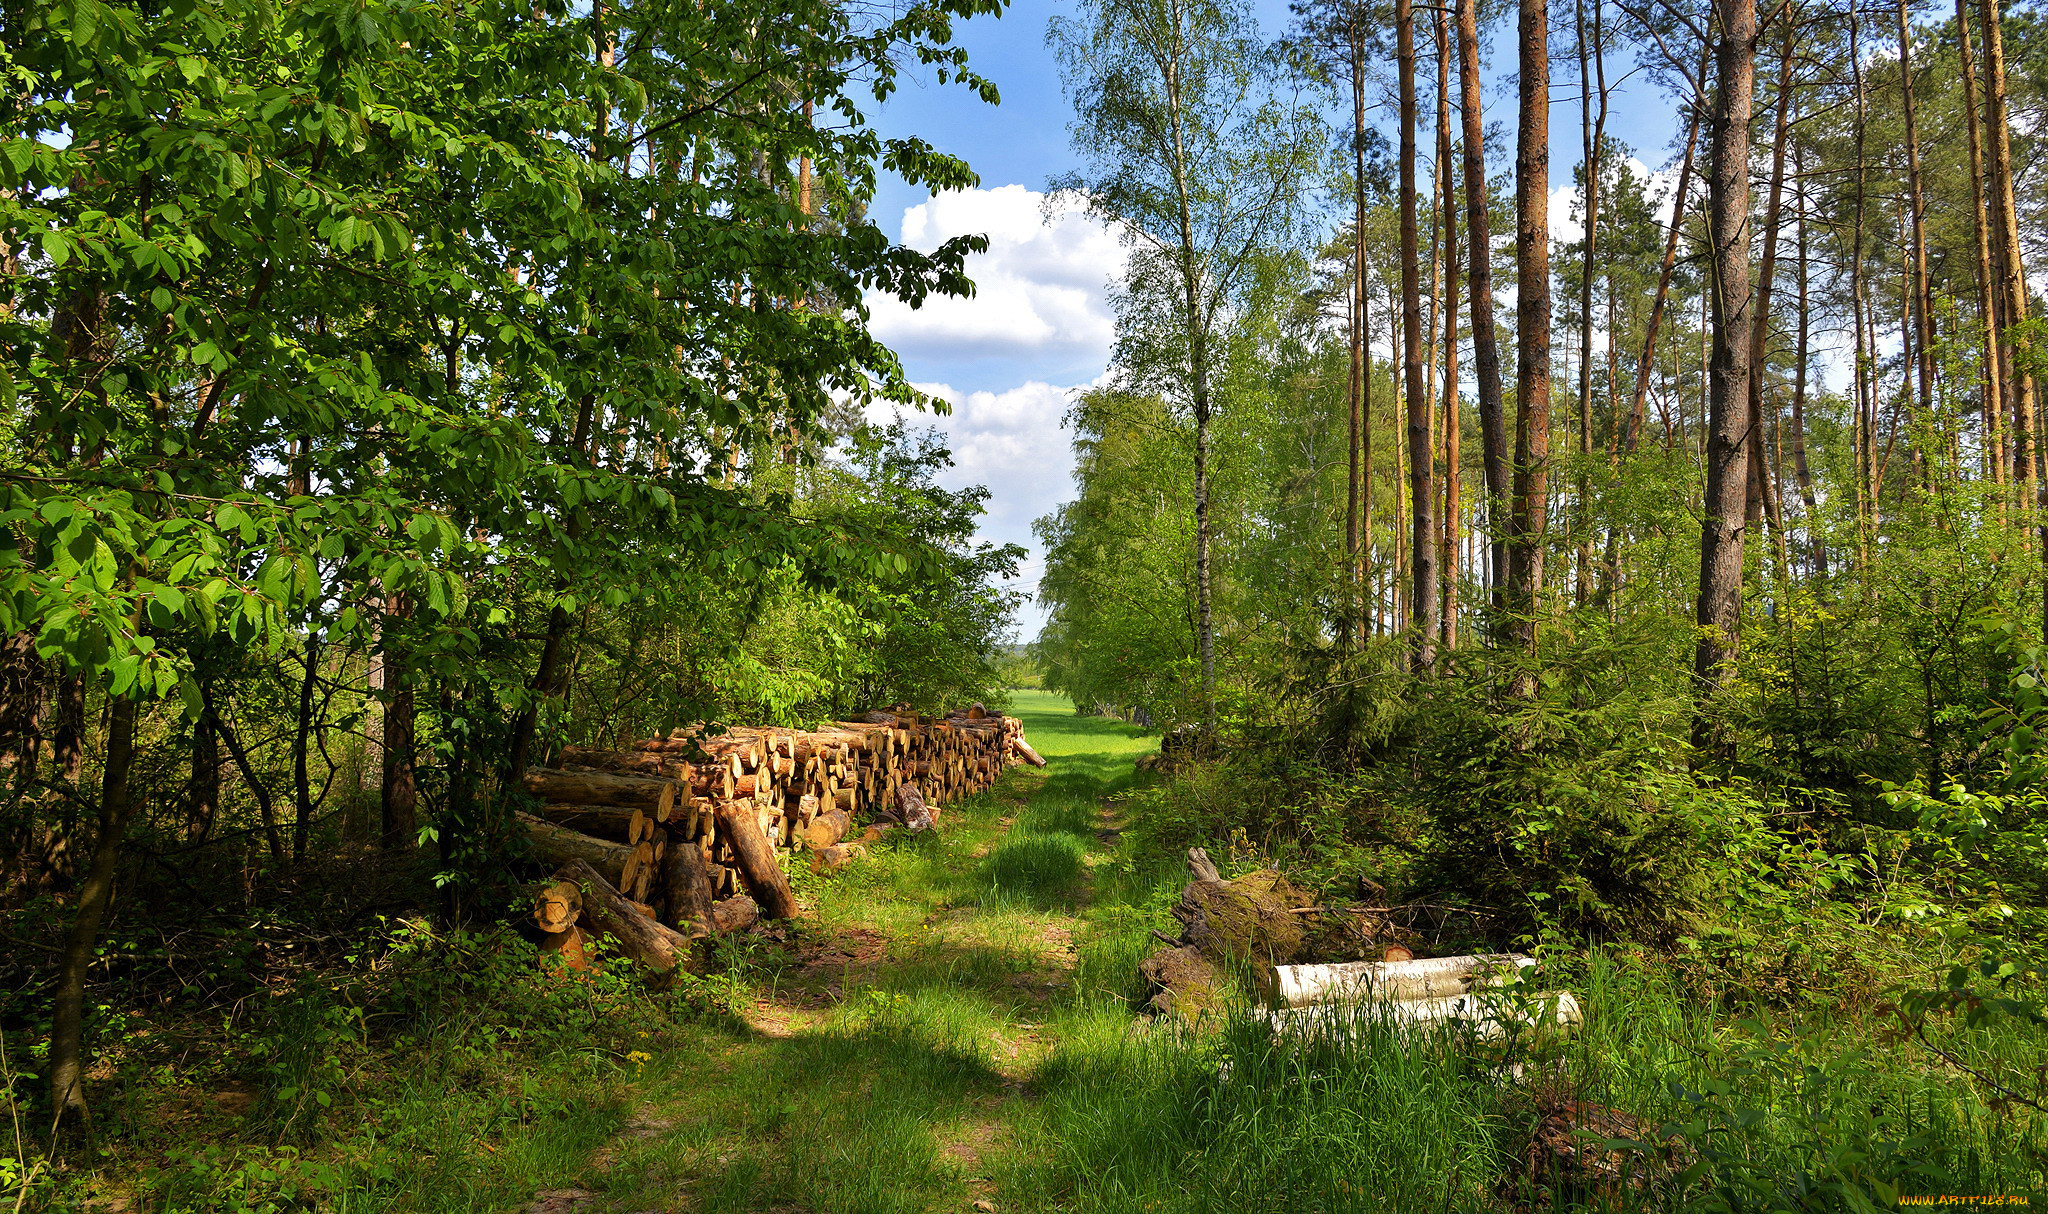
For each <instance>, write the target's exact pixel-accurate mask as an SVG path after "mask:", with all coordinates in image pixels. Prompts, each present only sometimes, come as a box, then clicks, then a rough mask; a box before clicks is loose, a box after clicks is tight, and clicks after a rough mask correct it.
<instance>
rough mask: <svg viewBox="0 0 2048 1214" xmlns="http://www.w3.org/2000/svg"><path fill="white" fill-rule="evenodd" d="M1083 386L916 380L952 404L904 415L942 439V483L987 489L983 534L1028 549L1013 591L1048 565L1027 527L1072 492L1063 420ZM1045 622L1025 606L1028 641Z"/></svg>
mask: <svg viewBox="0 0 2048 1214" xmlns="http://www.w3.org/2000/svg"><path fill="white" fill-rule="evenodd" d="M1088 386H1089V385H1087V384H1080V385H1076V386H1074V387H1066V388H1062V387H1058V386H1055V385H1053V384H1048V383H1044V382H1041V381H1037V380H1033V381H1031V382H1029V383H1024V384H1020V385H1018V386H1017V387H1014V388H1010V389H1008V390H1006V391H1002V392H963V391H960V390H959V389H956V388H954V387H953V386H952V385H950V384H943V383H921V384H919V385H918V387H919V388H921V389H923V390H924V391H926V392H929V393H931V394H932V395H933V396H936V397H938V398H940V399H941V400H944V401H945V402H946V403H948V404H949V405H951V406H952V407H953V411H952V413H950V414H948V415H946V416H944V417H935V416H931V415H926V414H914V415H911V416H909V417H908V418H907V419H906V420H908V421H909V422H910V423H911V424H912V425H913V426H930V427H934V428H936V429H937V430H938V431H939V432H940V433H941V434H942V435H944V436H945V439H946V444H947V446H948V447H950V448H951V449H952V452H953V467H952V468H951V469H950V470H949V471H948V472H947V473H946V474H945V475H943V476H942V477H940V481H941V483H943V484H944V485H946V487H947V488H950V489H960V488H965V487H967V486H969V485H984V486H987V488H988V489H989V499H988V503H987V511H988V513H986V514H984V515H983V516H982V519H981V529H980V537H981V538H982V539H985V540H989V541H991V542H994V543H998V544H1019V545H1022V546H1023V547H1024V548H1026V549H1027V550H1029V552H1030V555H1029V556H1028V557H1026V558H1025V560H1024V562H1023V564H1022V566H1021V567H1020V569H1019V573H1018V577H1017V579H1016V580H1015V581H1014V582H1013V583H1012V584H1011V586H1012V588H1013V589H1017V590H1022V591H1024V592H1026V593H1030V592H1032V591H1033V590H1035V589H1036V588H1037V586H1038V578H1039V575H1040V574H1041V573H1042V572H1044V569H1045V561H1044V557H1043V554H1041V553H1040V552H1039V551H1038V543H1037V541H1036V539H1034V538H1033V536H1032V534H1031V524H1032V523H1033V522H1034V521H1035V520H1037V519H1038V518H1040V517H1042V516H1044V515H1047V514H1050V513H1052V512H1053V511H1054V510H1055V509H1057V508H1058V507H1059V506H1060V504H1061V503H1063V502H1065V501H1066V500H1067V499H1068V498H1069V497H1071V496H1072V495H1073V477H1074V448H1073V441H1072V438H1071V436H1070V435H1069V434H1068V433H1067V431H1066V427H1065V425H1064V424H1063V423H1064V420H1065V418H1066V413H1067V404H1068V402H1069V401H1070V400H1071V399H1072V398H1073V395H1074V394H1075V393H1076V392H1079V391H1082V390H1083V389H1085V388H1086V387H1088ZM893 415H894V409H893V407H892V406H887V405H881V404H877V405H873V406H870V411H869V416H870V419H871V420H874V421H877V422H886V421H888V420H890V418H891V417H892V416H893ZM1043 621H1044V613H1043V610H1042V609H1040V608H1039V607H1038V606H1037V605H1036V604H1028V605H1026V607H1025V608H1024V609H1023V610H1022V611H1021V612H1020V613H1019V618H1018V621H1017V622H1018V624H1019V626H1020V631H1021V632H1022V634H1023V635H1024V636H1025V637H1026V638H1027V639H1028V638H1029V637H1031V636H1033V635H1035V634H1036V633H1037V631H1038V628H1039V625H1040V624H1042V623H1043Z"/></svg>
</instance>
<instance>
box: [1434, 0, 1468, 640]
mask: <svg viewBox="0 0 2048 1214" xmlns="http://www.w3.org/2000/svg"><path fill="white" fill-rule="evenodd" d="M1436 61H1437V67H1436V162H1437V173H1438V175H1439V176H1440V177H1441V178H1442V180H1443V192H1442V194H1441V195H1440V197H1439V200H1438V207H1439V214H1440V215H1441V218H1440V220H1439V221H1438V222H1439V224H1440V226H1441V228H1442V231H1443V267H1444V291H1443V295H1442V298H1443V316H1444V321H1443V328H1444V332H1443V339H1444V346H1443V360H1444V361H1443V390H1444V396H1443V399H1444V404H1443V410H1442V413H1443V433H1444V439H1443V450H1444V508H1443V527H1442V530H1441V535H1442V539H1441V540H1440V544H1441V549H1442V556H1441V557H1440V558H1439V561H1438V569H1439V571H1440V581H1441V583H1442V586H1443V607H1442V610H1441V612H1440V616H1441V619H1442V621H1443V647H1444V648H1445V649H1455V648H1457V645H1458V577H1459V561H1458V541H1459V533H1460V531H1461V530H1462V527H1461V521H1460V517H1459V516H1460V506H1461V503H1460V502H1459V500H1458V498H1459V494H1460V492H1461V491H1462V489H1463V485H1462V484H1461V480H1462V475H1463V469H1462V467H1461V466H1460V465H1461V463H1462V461H1463V460H1464V458H1465V453H1464V435H1463V434H1461V433H1460V432H1459V427H1460V425H1461V424H1462V423H1461V419H1460V418H1459V416H1458V203H1457V194H1458V183H1457V173H1456V162H1455V161H1454V160H1453V159H1452V155H1451V22H1450V15H1449V13H1448V12H1447V11H1446V10H1444V9H1441V8H1439V9H1438V10H1437V11H1436Z"/></svg>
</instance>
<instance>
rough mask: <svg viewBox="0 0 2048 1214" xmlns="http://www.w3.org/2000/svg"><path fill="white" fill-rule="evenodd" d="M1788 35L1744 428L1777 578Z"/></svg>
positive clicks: (1782, 555) (1781, 549)
mask: <svg viewBox="0 0 2048 1214" xmlns="http://www.w3.org/2000/svg"><path fill="white" fill-rule="evenodd" d="M1792 35H1793V31H1792V28H1791V27H1790V25H1789V24H1788V25H1787V27H1786V30H1785V40H1784V51H1783V54H1782V55H1781V56H1780V57H1779V61H1778V110H1777V118H1776V123H1775V127H1774V132H1773V137H1772V141H1771V184H1770V193H1769V195H1768V201H1766V202H1765V204H1764V236H1763V262H1762V265H1761V266H1759V267H1758V270H1757V281H1756V320H1755V322H1754V325H1753V327H1752V329H1751V332H1750V339H1749V415H1750V419H1751V424H1750V428H1749V433H1750V446H1749V459H1750V482H1751V486H1752V488H1753V490H1754V496H1755V497H1756V498H1757V500H1758V503H1759V505H1760V506H1761V508H1762V512H1763V515H1764V518H1765V521H1766V522H1768V524H1769V525H1770V529H1771V541H1772V543H1773V544H1774V545H1775V554H1776V557H1777V562H1778V564H1777V571H1778V576H1779V577H1780V578H1781V579H1782V578H1784V577H1785V576H1786V573H1787V562H1788V560H1789V559H1790V558H1789V553H1790V548H1789V546H1788V545H1787V543H1786V540H1785V519H1784V510H1783V507H1782V505H1781V504H1780V503H1779V501H1778V500H1777V481H1776V479H1775V474H1774V472H1773V471H1772V463H1771V461H1770V460H1768V459H1766V458H1765V449H1764V425H1763V419H1764V381H1765V378H1766V371H1767V369H1768V364H1769V358H1770V336H1771V282H1772V279H1773V277H1774V276H1775V274H1776V272H1777V266H1778V231H1779V225H1780V223H1781V221H1782V219H1783V216H1784V212H1785V145H1786V144H1787V143H1789V142H1791V139H1790V134H1791V123H1792V59H1793V55H1792V52H1793V37H1792Z"/></svg>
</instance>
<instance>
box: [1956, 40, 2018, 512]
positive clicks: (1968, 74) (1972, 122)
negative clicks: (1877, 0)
mask: <svg viewBox="0 0 2048 1214" xmlns="http://www.w3.org/2000/svg"><path fill="white" fill-rule="evenodd" d="M1956 56H1957V60H1958V65H1959V67H1960V69H1961V71H1960V74H1961V76H1962V78H1963V128H1964V131H1965V133H1966V134H1967V136H1968V138H1969V144H1970V227H1971V231H1972V232H1973V233H1974V235H1975V236H1976V241H1977V247H1976V253H1977V314H1978V316H1979V318H1980V320H1981V324H1982V329H1983V342H1984V362H1983V382H1982V391H1983V393H1984V399H1983V402H1982V405H1983V407H1982V409H1981V411H1980V420H1981V424H1982V426H1983V428H1984V463H1985V469H1984V474H1985V476H1987V477H1988V478H1990V480H1991V481H1992V483H1993V484H2000V485H2002V484H2004V483H2005V476H2006V467H2007V452H2006V442H2005V424H2004V423H2005V377H2004V375H2003V374H2002V371H2003V368H2002V367H2001V366H2000V365H1999V355H1998V351H1999V347H2000V346H2001V345H2002V344H2003V343H2001V342H2000V340H1999V333H1998V303H1997V292H1998V282H1997V277H1996V275H1995V274H1994V273H1993V271H1992V265H1991V220H1990V214H1989V213H1990V204H1989V202H1988V201H1987V200H1986V199H1985V197H1984V134H1983V129H1982V120H1981V114H1982V111H1981V110H1979V109H1978V102H1977V68H1976V63H1975V61H1974V56H1973V55H1972V54H1971V51H1970V13H1969V6H1968V5H1967V3H1966V2H1965V0H1956Z"/></svg>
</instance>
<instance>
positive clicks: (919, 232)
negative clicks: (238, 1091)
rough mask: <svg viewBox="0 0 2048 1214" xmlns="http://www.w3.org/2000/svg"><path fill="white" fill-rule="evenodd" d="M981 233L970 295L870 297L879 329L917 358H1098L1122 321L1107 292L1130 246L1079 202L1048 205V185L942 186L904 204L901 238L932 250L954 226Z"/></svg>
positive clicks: (1064, 361)
mask: <svg viewBox="0 0 2048 1214" xmlns="http://www.w3.org/2000/svg"><path fill="white" fill-rule="evenodd" d="M975 234H982V235H986V236H987V237H988V238H989V248H988V252H987V253H984V254H981V255H979V256H976V257H974V258H972V259H970V261H969V262H968V267H967V268H968V273H969V274H970V275H971V276H972V277H973V278H974V280H975V284H976V292H975V295H974V297H973V298H972V299H964V300H963V299H944V298H933V299H931V300H928V301H927V302H926V304H925V306H924V307H922V308H918V309H912V308H910V307H909V306H907V305H905V304H903V303H902V302H901V301H899V300H896V299H894V298H893V297H888V296H882V295H875V296H871V297H870V298H869V299H868V305H869V307H870V308H871V309H872V310H873V320H872V324H871V327H872V329H873V331H874V332H875V334H876V335H877V336H878V337H880V338H881V339H882V340H883V341H885V342H887V343H889V344H890V345H891V346H892V347H894V348H895V349H897V350H898V351H900V352H902V353H903V354H904V355H905V356H906V357H907V358H909V359H911V360H913V362H915V361H917V360H922V359H943V360H946V361H948V362H952V361H954V360H958V359H963V358H966V359H972V358H1018V357H1027V356H1030V357H1040V358H1043V359H1045V360H1046V361H1047V362H1049V363H1057V364H1060V365H1074V364H1080V363H1090V364H1097V365H1100V364H1102V363H1104V362H1106V361H1107V360H1108V357H1109V350H1110V346H1111V344H1112V342H1113V341H1114V340H1115V335H1116V334H1115V323H1114V320H1113V318H1112V317H1111V315H1110V312H1109V307H1108V302H1107V296H1108V286H1109V283H1110V282H1111V281H1112V280H1113V279H1114V278H1117V277H1119V276H1121V275H1122V273H1123V270H1124V265H1125V262H1126V260H1127V258H1128V253H1127V251H1126V250H1125V249H1124V248H1123V246H1122V245H1121V244H1120V243H1119V242H1118V240H1117V238H1116V236H1115V235H1114V234H1112V233H1111V232H1110V231H1109V229H1107V228H1106V227H1104V226H1103V225H1102V223H1101V222H1100V221H1099V220H1097V219H1095V218H1094V217H1092V216H1090V215H1088V214H1087V213H1086V211H1085V210H1083V209H1082V208H1081V207H1080V206H1079V205H1077V204H1060V205H1057V206H1055V207H1054V208H1053V210H1052V212H1051V213H1050V214H1049V215H1048V214H1047V212H1046V209H1045V195H1044V194H1042V193H1040V192H1039V191H1037V190H1032V189H1027V188H1025V187H1024V186H1021V185H1006V186H998V187H996V188H995V189H986V190H985V189H972V190H961V191H958V192H956V193H949V194H940V195H936V196H934V197H932V198H931V199H929V200H927V201H925V202H923V203H920V204H918V205H917V206H914V207H909V208H906V209H905V210H904V212H903V226H902V237H901V239H902V240H903V242H904V243H905V244H907V245H910V246H911V247H913V248H917V249H922V250H925V251H930V250H932V249H935V248H937V247H938V246H939V245H940V244H941V243H942V242H944V241H946V240H949V239H951V238H952V237H955V236H966V235H975Z"/></svg>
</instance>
